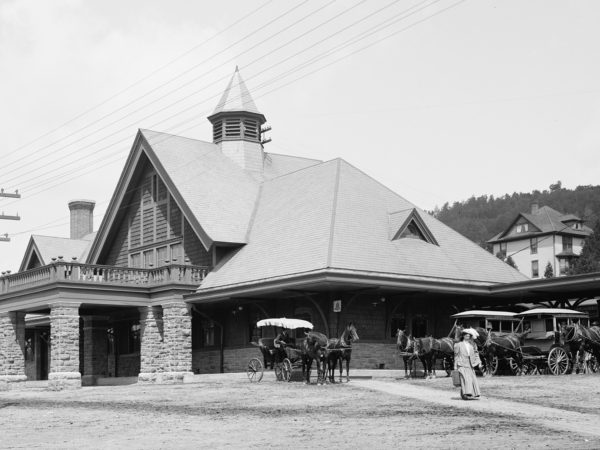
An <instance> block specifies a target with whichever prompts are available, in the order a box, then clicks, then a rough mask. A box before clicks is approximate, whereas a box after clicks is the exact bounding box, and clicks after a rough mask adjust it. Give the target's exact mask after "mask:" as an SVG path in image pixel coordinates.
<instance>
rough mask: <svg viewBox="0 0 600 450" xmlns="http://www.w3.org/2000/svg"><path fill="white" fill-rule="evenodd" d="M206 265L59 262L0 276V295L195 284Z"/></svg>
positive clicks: (207, 268)
mask: <svg viewBox="0 0 600 450" xmlns="http://www.w3.org/2000/svg"><path fill="white" fill-rule="evenodd" d="M209 270H210V268H209V267H206V266H191V265H185V264H169V265H166V266H162V267H157V268H151V269H136V268H130V267H116V266H100V265H95V264H82V263H78V262H71V263H69V262H66V261H61V260H58V261H56V262H53V263H52V264H49V265H47V266H42V267H38V268H36V269H31V270H27V271H24V272H18V273H14V274H10V273H4V274H2V276H0V294H7V293H10V292H15V291H20V290H23V289H27V288H30V287H35V286H43V285H46V284H51V283H56V282H65V281H66V282H76V283H91V284H94V283H98V284H110V285H117V286H144V287H152V286H160V285H167V284H185V285H198V286H200V284H201V283H202V280H203V279H204V277H205V276H206V274H207V273H208V272H209Z"/></svg>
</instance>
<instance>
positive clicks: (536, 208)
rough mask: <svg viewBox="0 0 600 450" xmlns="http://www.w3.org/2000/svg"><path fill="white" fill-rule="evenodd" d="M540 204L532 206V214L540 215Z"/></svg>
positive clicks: (535, 203)
mask: <svg viewBox="0 0 600 450" xmlns="http://www.w3.org/2000/svg"><path fill="white" fill-rule="evenodd" d="M539 206H540V205H539V204H538V202H533V203H532V204H531V214H537V213H538V209H539Z"/></svg>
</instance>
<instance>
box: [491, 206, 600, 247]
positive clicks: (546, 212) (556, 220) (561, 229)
mask: <svg viewBox="0 0 600 450" xmlns="http://www.w3.org/2000/svg"><path fill="white" fill-rule="evenodd" d="M521 217H522V218H524V219H525V220H527V221H528V222H530V223H531V224H532V225H533V226H534V227H535V228H537V230H534V231H532V232H531V231H530V232H528V233H520V234H519V235H518V236H509V234H510V231H511V230H512V228H513V227H514V225H515V224H516V223H517V222H518V220H519V219H520V218H521ZM573 220H575V221H580V220H581V219H580V218H579V217H577V216H576V215H574V214H566V215H565V214H563V213H561V212H559V211H557V210H555V209H553V208H550V207H549V206H542V207H540V208H538V210H537V212H536V213H535V214H531V213H520V214H519V215H518V216H517V217H516V219H515V220H514V221H513V222H512V223H511V224H510V226H509V227H507V228H506V230H504V231H503V232H501V233H499V234H497V235H496V236H494V237H493V238H492V239H490V240H489V241H488V242H489V243H494V242H500V241H503V240H505V239H506V240H510V239H515V238H518V239H520V238H528V237H530V236H535V235H536V234H538V233H544V234H545V233H564V234H572V235H577V236H581V237H586V236H589V234H590V233H591V232H592V230H591V228H589V227H587V226H585V225H584V226H583V228H582V229H581V230H575V229H573V228H571V227H570V226H569V225H567V224H565V222H569V221H573Z"/></svg>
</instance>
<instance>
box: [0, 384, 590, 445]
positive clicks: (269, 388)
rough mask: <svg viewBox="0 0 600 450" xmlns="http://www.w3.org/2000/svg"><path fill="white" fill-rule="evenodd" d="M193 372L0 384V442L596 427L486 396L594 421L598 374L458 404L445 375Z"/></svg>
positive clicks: (539, 437)
mask: <svg viewBox="0 0 600 450" xmlns="http://www.w3.org/2000/svg"><path fill="white" fill-rule="evenodd" d="M196 380H197V381H199V382H198V383H195V384H184V385H177V386H142V385H130V386H114V387H94V388H82V389H80V390H77V391H67V392H49V391H46V390H42V389H28V390H22V391H9V392H3V393H0V430H1V434H0V447H1V448H61V449H62V448H123V447H126V448H206V447H217V448H222V447H233V448H242V447H244V448H246V447H259V446H279V447H283V448H291V447H296V448H297V447H316V446H325V447H330V446H333V447H336V448H340V447H341V448H343V447H349V446H351V447H353V448H374V449H375V448H376V449H380V448H398V447H401V448H403V447H411V448H478V449H481V448H559V447H560V448H600V437H598V436H590V435H586V434H585V433H584V434H581V433H573V432H568V431H564V429H561V427H555V426H552V423H547V424H546V425H544V424H540V423H539V422H538V421H535V420H531V418H528V417H522V416H520V415H517V414H514V408H513V412H512V413H510V414H507V413H506V411H503V408H502V407H496V406H494V405H495V402H493V401H489V400H493V398H498V399H500V398H503V399H506V400H518V401H519V402H521V403H529V404H530V405H537V407H545V406H551V407H553V408H563V409H564V410H567V411H580V410H585V412H586V413H587V414H586V417H587V418H588V419H589V418H590V417H592V419H593V418H594V417H596V418H598V420H599V422H598V428H599V429H600V410H599V408H598V405H597V404H596V402H594V400H595V399H597V398H598V396H597V393H598V390H599V386H600V377H596V378H594V377H583V376H582V377H575V376H570V377H547V376H546V377H497V378H492V379H485V380H482V383H481V384H482V389H483V392H484V394H485V395H486V396H487V397H488V402H489V407H487V406H486V408H478V409H471V408H469V407H465V403H469V404H470V403H478V402H463V401H461V400H460V399H458V395H457V391H456V390H453V388H452V387H451V386H450V384H451V383H450V381H449V380H448V379H444V378H440V379H437V380H430V381H424V380H411V381H405V380H395V379H393V378H392V379H388V380H386V381H373V382H369V381H368V380H356V381H351V382H350V383H348V384H347V383H343V384H335V385H326V386H317V385H310V386H306V385H304V384H301V383H294V382H292V383H279V382H276V381H275V380H274V377H272V374H267V375H266V376H265V378H264V379H263V381H262V382H261V383H258V384H251V383H249V382H248V381H247V380H245V378H244V377H243V376H241V375H239V374H226V375H217V376H214V375H212V376H199V377H196ZM567 380H568V382H567ZM369 383H370V384H369ZM376 386H383V388H384V390H388V392H384V391H381V390H380V391H378V390H373V388H374V387H376ZM403 389H405V390H406V391H405V392H404V391H403ZM408 391H410V393H409V392H408ZM408 394H410V395H408ZM594 397H595V399H594ZM424 399H426V400H424ZM596 401H597V400H596ZM506 404H507V405H508V404H511V405H513V404H514V402H512V401H510V402H506ZM454 405H456V406H454ZM588 406H589V408H588ZM523 407H524V408H526V405H523ZM573 414H576V413H573Z"/></svg>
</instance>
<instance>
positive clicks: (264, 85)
mask: <svg viewBox="0 0 600 450" xmlns="http://www.w3.org/2000/svg"><path fill="white" fill-rule="evenodd" d="M439 1H440V0H434V1H433V2H430V3H429V4H427V5H425V6H423V7H421V8H418V9H416V10H415V11H412V12H410V13H409V14H408V15H405V16H402V17H400V19H396V20H395V21H393V22H392V23H388V24H387V25H385V26H384V27H378V26H375V27H372V28H371V29H369V30H367V31H368V32H369V33H367V32H363V33H361V35H359V36H358V37H353V38H351V39H349V40H348V41H346V42H345V43H344V44H342V45H340V46H338V47H337V48H334V49H333V50H331V49H330V50H328V51H326V52H324V53H321V54H320V55H318V56H317V57H314V58H312V59H311V60H309V61H308V62H304V63H300V64H299V65H297V66H295V67H294V68H292V69H291V70H288V71H287V72H285V73H284V74H279V75H277V76H275V77H273V78H271V79H270V80H269V81H267V82H264V83H263V84H262V85H259V86H258V87H257V88H255V91H256V90H260V89H261V88H263V87H266V86H268V85H270V84H273V83H275V82H277V81H279V80H278V79H280V78H283V77H285V76H288V75H290V74H292V73H296V72H297V70H298V69H300V68H303V67H306V66H308V65H311V64H313V63H314V62H315V61H318V60H319V59H323V58H324V57H326V56H328V55H329V54H332V53H334V52H336V51H339V50H341V49H343V48H345V47H347V46H348V45H350V44H353V43H356V42H359V41H360V40H362V39H364V38H365V37H367V36H370V35H372V34H374V33H376V32H378V31H381V30H382V29H383V28H387V27H389V26H390V25H393V24H394V23H396V22H398V21H399V20H403V19H405V18H406V17H408V16H409V15H413V14H415V13H417V12H419V11H421V10H423V9H425V8H427V7H429V6H431V5H433V4H435V3H437V2H439ZM462 1H465V0H462ZM462 1H461V2H458V3H462ZM422 3H423V2H422ZM422 3H421V4H422ZM458 3H456V4H454V5H451V6H450V7H448V8H446V9H449V8H451V7H453V6H456V5H457V4H458ZM416 6H418V5H416ZM414 8H415V7H414V6H413V7H411V8H408V9H407V10H404V11H403V12H402V13H400V14H397V15H396V16H399V15H402V14H404V13H406V12H409V11H410V10H412V9H414ZM443 11H444V10H440V11H438V12H436V13H434V14H432V15H431V16H428V17H426V18H424V19H422V20H421V21H419V22H416V23H420V22H422V21H424V20H428V18H429V17H433V16H435V15H437V14H439V13H441V12H443ZM386 22H389V19H387V20H386V21H384V22H383V23H386ZM416 23H415V24H416ZM415 24H412V25H410V26H408V27H405V28H403V29H401V30H399V31H397V32H395V33H392V34H391V35H388V36H387V37H384V38H382V39H379V40H378V41H375V42H372V43H370V44H368V45H367V46H365V47H362V48H361V49H358V50H356V51H355V52H352V53H350V54H348V55H346V56H344V57H342V58H339V59H337V60H334V61H332V62H331V63H329V64H327V65H325V66H322V67H320V68H317V69H316V70H313V71H312V72H310V73H308V74H305V75H303V76H301V77H299V78H296V79H295V80H292V81H290V82H288V83H286V84H284V85H280V86H278V87H277V88H275V89H272V90H271V91H268V92H267V93H265V94H262V95H260V96H259V97H256V98H260V97H262V96H264V95H267V94H269V93H271V92H273V91H275V90H278V89H280V88H282V87H284V86H287V85H289V84H291V83H293V82H295V81H298V80H299V79H302V78H304V77H305V76H308V75H310V74H312V73H315V72H317V71H319V70H322V69H323V68H325V67H328V66H330V65H332V64H334V63H336V62H338V61H339V60H342V59H345V58H347V57H349V56H352V55H353V54H354V53H357V52H359V51H363V50H365V49H367V48H369V47H371V46H372V45H375V44H376V43H378V42H380V41H381V40H383V39H386V38H389V37H391V36H392V35H395V34H398V32H402V31H405V30H407V29H409V28H412V26H414V25H415ZM365 34H366V36H365ZM325 39H326V38H325ZM298 53H300V52H298ZM255 76H256V75H254V76H252V77H250V78H248V79H252V78H254V77H255ZM219 96H220V94H218V95H216V96H213V97H219ZM204 102H205V101H202V102H198V103H195V104H194V105H192V106H190V107H188V108H186V109H184V110H183V111H179V112H178V113H176V114H174V115H172V116H169V117H168V118H167V119H163V120H161V121H159V122H158V123H157V124H154V125H153V126H155V125H158V124H160V123H162V122H164V121H166V120H169V119H171V118H173V117H176V116H177V115H179V114H181V113H182V112H185V111H187V110H190V109H193V108H195V107H196V106H198V105H199V104H202V103H204ZM190 121H195V118H192V119H187V120H184V121H182V122H180V123H178V124H176V125H175V126H173V127H172V128H171V129H174V128H176V127H178V126H181V125H184V124H186V123H189V122H190ZM190 128H192V127H188V128H186V129H185V130H188V129H190ZM179 132H181V131H179ZM127 139H129V138H127ZM124 140H125V139H123V140H121V141H124ZM121 141H119V142H121ZM119 142H116V143H114V144H111V145H110V146H112V145H116V144H117V143H119ZM110 146H108V147H110ZM103 148H107V147H103ZM105 157H106V155H103V156H101V158H100V159H103V160H104V159H105ZM88 164H89V163H88ZM86 165H87V164H86ZM104 165H106V164H103V165H102V166H104ZM85 173H89V171H87V172H85ZM72 178H73V177H72ZM72 178H71V179H72ZM64 181H65V180H62V181H61V182H64ZM44 184H45V181H42V182H41V183H38V185H44ZM57 184H60V183H56V184H54V185H53V186H55V185H57ZM38 185H34V187H37V186H38Z"/></svg>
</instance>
